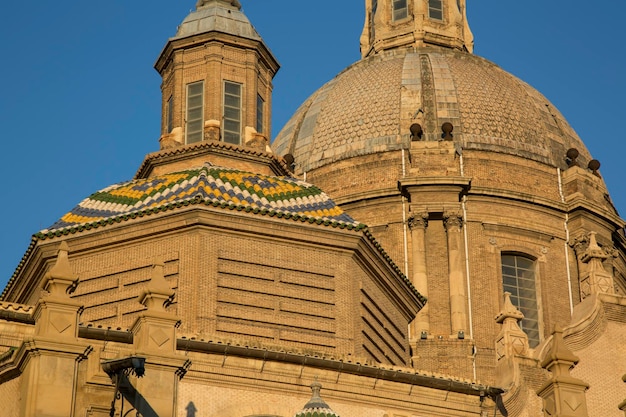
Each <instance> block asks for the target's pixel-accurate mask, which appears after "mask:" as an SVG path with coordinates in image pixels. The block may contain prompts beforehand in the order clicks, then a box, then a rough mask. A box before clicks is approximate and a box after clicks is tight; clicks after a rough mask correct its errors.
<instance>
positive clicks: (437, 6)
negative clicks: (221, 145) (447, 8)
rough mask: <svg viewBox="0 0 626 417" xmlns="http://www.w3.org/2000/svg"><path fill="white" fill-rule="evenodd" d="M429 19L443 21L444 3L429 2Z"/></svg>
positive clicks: (440, 0)
mask: <svg viewBox="0 0 626 417" xmlns="http://www.w3.org/2000/svg"><path fill="white" fill-rule="evenodd" d="M428 17H430V18H431V19H436V20H443V1H442V0H428Z"/></svg>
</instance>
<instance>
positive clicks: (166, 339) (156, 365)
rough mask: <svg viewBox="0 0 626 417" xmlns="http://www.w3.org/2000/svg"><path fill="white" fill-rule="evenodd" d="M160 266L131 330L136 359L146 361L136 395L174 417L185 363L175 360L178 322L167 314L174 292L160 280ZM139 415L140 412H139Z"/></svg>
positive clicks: (154, 268)
mask: <svg viewBox="0 0 626 417" xmlns="http://www.w3.org/2000/svg"><path fill="white" fill-rule="evenodd" d="M163 269H164V265H163V263H158V262H157V263H156V264H155V265H154V266H153V270H152V279H151V281H150V284H149V285H148V288H147V289H146V290H145V291H144V292H143V293H142V294H141V295H140V297H139V301H140V302H141V304H143V305H144V306H145V307H146V310H145V311H144V312H143V313H142V314H141V315H140V316H139V317H138V318H137V320H136V321H135V324H134V325H133V327H132V329H131V330H132V332H133V335H134V337H133V344H134V351H135V355H136V356H140V357H144V358H146V362H145V369H146V372H145V377H144V378H141V379H138V380H137V387H136V388H137V392H139V394H140V395H141V396H142V398H144V399H145V402H146V403H147V404H149V406H150V407H151V408H152V409H153V410H154V411H155V412H156V413H157V415H159V416H161V417H173V416H174V415H175V414H174V410H175V408H174V405H175V403H176V398H175V393H176V384H177V379H178V378H177V376H176V373H177V371H178V370H179V369H180V368H181V366H182V363H183V362H184V359H182V358H177V357H176V327H177V325H178V322H179V318H178V317H177V316H176V315H174V314H172V313H170V312H168V311H167V310H166V307H167V305H168V304H169V303H170V302H171V300H172V298H173V297H174V291H173V290H172V288H171V287H170V285H169V284H168V283H167V281H166V280H165V278H164V276H163ZM138 411H140V412H141V410H140V409H139V408H138Z"/></svg>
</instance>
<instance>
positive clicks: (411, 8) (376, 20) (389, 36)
mask: <svg viewBox="0 0 626 417" xmlns="http://www.w3.org/2000/svg"><path fill="white" fill-rule="evenodd" d="M465 4H466V0H365V27H364V28H363V34H362V35H361V54H362V56H363V57H367V56H370V55H373V54H376V53H378V52H381V51H385V50H389V49H396V48H406V47H421V46H426V45H434V46H442V47H446V48H452V49H457V50H463V51H467V52H472V50H473V48H474V38H473V35H472V32H471V31H470V28H469V25H468V23H467V13H466V7H465Z"/></svg>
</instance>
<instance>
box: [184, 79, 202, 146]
mask: <svg viewBox="0 0 626 417" xmlns="http://www.w3.org/2000/svg"><path fill="white" fill-rule="evenodd" d="M203 126H204V82H203V81H198V82H195V83H191V84H188V85H187V126H186V132H187V143H194V142H200V141H201V140H202V128H203Z"/></svg>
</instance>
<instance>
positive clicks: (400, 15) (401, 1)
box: [392, 0, 409, 21]
mask: <svg viewBox="0 0 626 417" xmlns="http://www.w3.org/2000/svg"><path fill="white" fill-rule="evenodd" d="M392 1H393V20H394V21H396V20H402V19H404V18H406V17H407V16H408V15H409V7H408V5H407V0H392Z"/></svg>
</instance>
